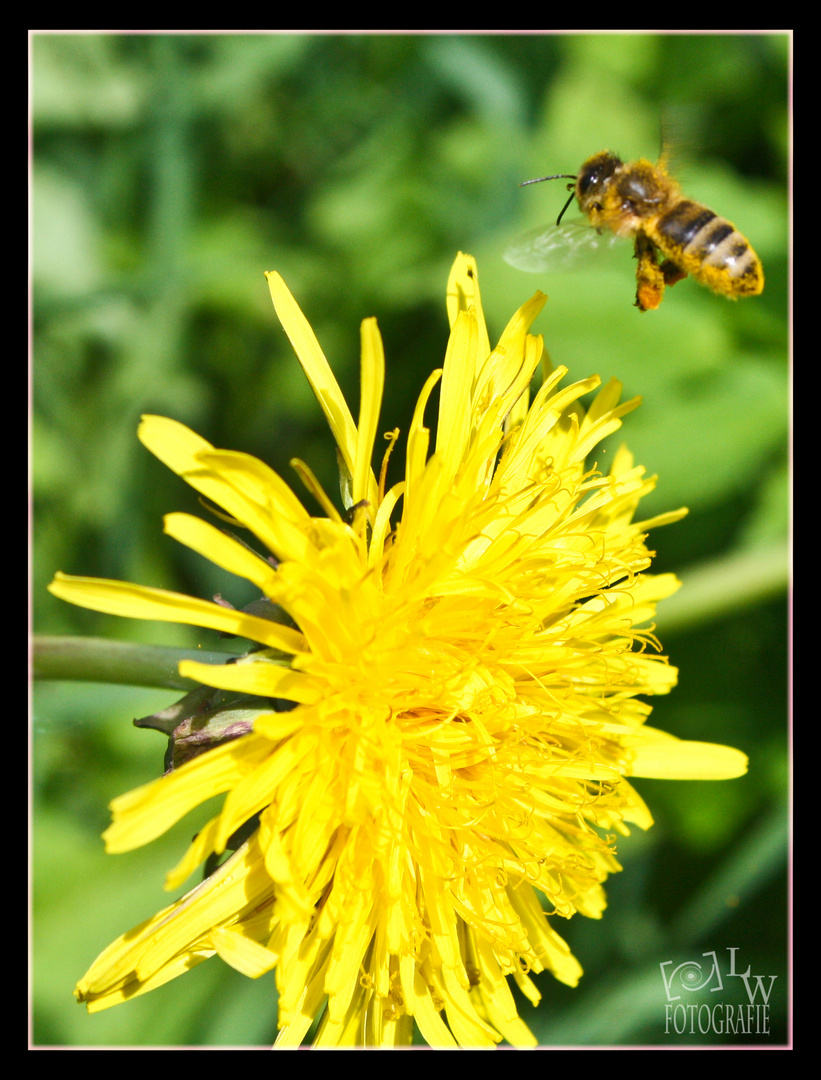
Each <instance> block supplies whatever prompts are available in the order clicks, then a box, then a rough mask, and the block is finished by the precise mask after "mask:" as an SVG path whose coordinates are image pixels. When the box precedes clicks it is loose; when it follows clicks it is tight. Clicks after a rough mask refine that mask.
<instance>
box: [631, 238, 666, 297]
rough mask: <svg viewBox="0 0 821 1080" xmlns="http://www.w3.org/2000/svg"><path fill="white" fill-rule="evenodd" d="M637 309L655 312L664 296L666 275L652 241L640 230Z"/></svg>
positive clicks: (637, 256)
mask: <svg viewBox="0 0 821 1080" xmlns="http://www.w3.org/2000/svg"><path fill="white" fill-rule="evenodd" d="M635 257H636V259H637V260H638V265H637V266H636V307H637V308H638V309H639V311H655V309H656V308H657V307H658V306H659V304H660V303H661V299H662V297H663V296H664V285H665V275H664V273H663V272H662V268H661V267H660V266H659V264H658V260H657V259H656V249H655V247H654V246H653V243H652V241H651V240H649V239H648V237H647V236H646V235H645V234H644V233H643V232H642V231H641V230H639V231H638V232H637V233H636V252H635Z"/></svg>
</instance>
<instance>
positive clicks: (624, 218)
mask: <svg viewBox="0 0 821 1080" xmlns="http://www.w3.org/2000/svg"><path fill="white" fill-rule="evenodd" d="M542 180H573V181H574V183H572V184H568V185H567V190H568V191H570V193H571V194H570V198H569V199H568V200H567V202H566V203H565V205H564V208H563V209H562V212H561V213H560V214H559V217H558V219H557V220H556V225H555V226H553V227H551V228H550V229H548V230H547V231H544V230H541V231H538V232H535V233H529V234H527V235H526V236H525V237H523V238H522V239H521V240H519V241H517V242H516V243H514V244H512V245H511V247H510V248H508V250H507V252H506V253H505V259H506V260H507V262H509V263H510V264H511V266H515V267H517V268H518V269H520V270H528V271H531V272H534V273H535V272H537V271H540V270H546V269H549V268H551V267H553V266H554V265H555V264H556V263H557V262H559V261H562V262H564V263H569V262H571V261H573V260H574V259H575V258H576V257H577V256H579V255H581V254H582V253H583V252H584V250H586V249H590V248H596V247H599V248H604V247H609V246H610V245H611V244H612V243H613V242H614V241H615V240H616V239H617V238H618V237H631V238H632V239H633V243H634V247H635V257H636V259H637V260H638V265H637V267H636V282H637V288H636V307H637V308H638V309H639V310H640V311H650V310H654V309H655V308H657V307H658V306H659V304H660V303H661V300H662V296H663V295H664V287H665V285H675V283H676V282H677V281H681V280H682V278H685V277H687V275H688V274H691V275H692V276H693V277H694V278H695V279H696V281H699V282H701V284H702V285H706V286H707V287H708V288H710V289H712V290H713V291H714V292H717V293H721V294H722V296H726V297H727V298H728V299H730V300H737V299H738V298H739V297H740V296H758V294H759V293H760V292H761V291H762V289H763V288H764V271H763V270H762V268H761V261H760V259H759V258H758V256H757V255H756V253H755V252H754V251H753V249H752V247H751V246H750V242H749V241H748V240H747V239H746V238H745V237H744V236H742V235H741V233H740V232H738V230H737V229H736V227H735V226H734V225H732V224H730V222H729V221H727V220H725V218H722V217H719V215H718V214H714V213H713V211H712V210H708V209H707V207H706V206H703V205H702V204H701V203H697V202H693V200H692V199H686V198H685V197H684V196H683V195H682V194H681V190H680V188H679V186H678V184H677V183H676V181H675V180H674V179H673V178H672V177H671V176H670V175H669V174H668V172H667V170H666V168H665V165H664V162H663V160H662V161H661V162H660V163H659V164H658V165H653V164H651V163H650V162H649V161H646V160H645V159H644V158H640V159H639V160H638V161H632V162H628V163H627V164H625V163H624V162H623V161H622V160H621V159H620V158H618V157H617V156H616V155H615V154H611V153H610V152H609V151H608V150H603V151H602V152H601V153H599V154H594V156H593V157H591V158H588V159H587V161H585V163H584V164H583V165H582V167H581V169H580V170H579V173H578V175H577V176H571V175H570V174H567V173H560V174H558V175H556V176H540V177H538V179H536V180H526V181H525V184H538V183H541V181H542ZM574 198H575V199H576V200H577V201H578V204H579V207H580V209H581V211H582V213H584V214H586V215H587V218H588V221H589V223H590V225H592V226H594V228H593V229H588V228H580V227H579V226H574V225H572V224H567V225H565V226H562V225H561V220H562V217H563V216H564V213H565V210H567V208H568V206H570V204H571V202H572V201H573V199H574ZM605 229H607V230H610V232H609V233H606V232H605ZM588 237H590V238H589V239H588ZM659 256H660V257H661V258H660V259H659Z"/></svg>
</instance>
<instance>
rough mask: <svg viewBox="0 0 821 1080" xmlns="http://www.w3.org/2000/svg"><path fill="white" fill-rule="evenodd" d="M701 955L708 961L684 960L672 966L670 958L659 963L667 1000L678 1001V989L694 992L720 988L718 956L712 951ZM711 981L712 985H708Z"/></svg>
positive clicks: (679, 996) (713, 990)
mask: <svg viewBox="0 0 821 1080" xmlns="http://www.w3.org/2000/svg"><path fill="white" fill-rule="evenodd" d="M703 956H704V959H705V960H709V963H702V962H701V961H699V960H685V961H684V962H683V963H681V964H679V965H678V967H673V961H672V960H665V961H664V963H663V964H659V967H660V968H661V977H662V979H663V980H664V989H665V992H666V994H667V1000H668V1001H680V1000H681V994H680V993H679V991H681V990H686V991H688V993H691V994H694V993H696V992H697V991H699V990H705V989H708V988H709V990H710V992H711V993H715V991H716V990H721V989H722V982H721V972H720V971H719V969H718V957H717V956H716V954H715V953H714V952H709V953H704V954H703ZM669 969H672V970H669ZM711 983H712V984H714V985H710V984H711Z"/></svg>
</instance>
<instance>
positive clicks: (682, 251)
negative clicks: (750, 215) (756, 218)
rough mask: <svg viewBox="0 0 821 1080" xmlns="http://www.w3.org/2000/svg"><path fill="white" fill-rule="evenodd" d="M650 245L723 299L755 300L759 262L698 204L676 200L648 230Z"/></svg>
mask: <svg viewBox="0 0 821 1080" xmlns="http://www.w3.org/2000/svg"><path fill="white" fill-rule="evenodd" d="M648 234H649V235H650V238H651V239H652V240H653V242H654V243H655V244H656V245H657V246H658V247H659V248H660V249H661V250H662V252H663V253H664V254H665V255H666V256H667V258H668V259H670V260H671V261H672V262H674V263H676V265H677V266H680V267H681V269H682V270H685V271H686V272H687V273H688V274H692V275H693V277H694V278H696V279H697V280H698V281H701V282H702V283H703V284H705V285H708V286H709V287H710V288H711V289H714V290H715V291H716V292H720V293H723V294H724V295H725V296H731V297H737V296H757V295H758V293H760V292H761V290H762V289H763V288H764V271H763V270H762V268H761V261H760V260H759V258H758V256H757V255H756V253H755V252H754V251H753V249H752V248H751V247H750V243H749V241H748V240H747V239H746V238H745V237H744V236H742V235H741V233H740V232H738V230H737V229H736V228H735V226H733V225H731V224H730V222H729V221H727V220H726V219H725V218H723V217H719V216H718V214H714V213H713V211H712V210H708V209H707V207H706V206H702V205H701V203H697V202H691V201H690V200H689V199H680V200H679V201H678V202H677V203H676V204H675V205H674V206H673V207H672V208H671V209H670V210H667V211H666V212H664V213H662V214H661V215H660V216H659V217H658V218H657V219H656V222H655V225H654V228H653V229H652V230H648Z"/></svg>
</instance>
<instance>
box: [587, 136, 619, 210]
mask: <svg viewBox="0 0 821 1080" xmlns="http://www.w3.org/2000/svg"><path fill="white" fill-rule="evenodd" d="M621 166H622V161H621V158H619V157H617V156H616V155H615V154H611V153H610V151H609V150H602V152H601V153H600V154H594V155H593V157H591V158H588V159H587V161H585V163H584V165H582V167H581V169H579V175H578V176H577V177H576V197H577V198H578V200H579V206H580V207H581V208H582V210H584V211H585V212H589V207H590V206H591V205H592V204H593V203H594V202H596V201H597V199H598V198H599V195H600V193H601V191H602V189H603V188H604V186H605V184H606V183H607V181H608V180H610V179H611V177H612V176H613V175H614V174H615V172H616V170H617V169H620V168H621Z"/></svg>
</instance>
